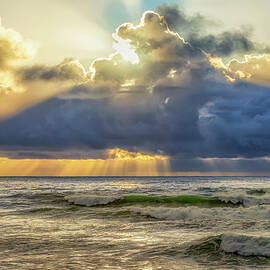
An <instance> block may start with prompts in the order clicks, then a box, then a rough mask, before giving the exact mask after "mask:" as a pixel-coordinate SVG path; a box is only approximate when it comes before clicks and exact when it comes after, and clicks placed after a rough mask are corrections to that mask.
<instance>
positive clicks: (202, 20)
mask: <svg viewBox="0 0 270 270" xmlns="http://www.w3.org/2000/svg"><path fill="white" fill-rule="evenodd" d="M156 10H157V12H158V13H159V14H160V15H162V16H164V18H165V20H166V21H167V22H168V25H169V27H170V28H171V29H172V30H174V31H176V32H179V33H181V35H182V36H183V37H184V38H185V39H186V40H187V41H188V42H190V44H191V45H192V46H194V47H197V48H200V49H203V50H205V51H206V52H208V53H211V54H212V55H215V56H219V57H226V56H230V55H243V54H245V53H252V52H257V53H258V52H259V53H262V52H267V53H268V52H270V48H269V47H267V46H264V45H262V44H258V43H256V42H254V40H253V39H252V34H253V32H252V28H251V27H250V26H245V27H242V28H240V29H238V30H229V31H223V32H219V33H217V34H211V33H209V31H207V30H208V29H210V30H211V29H213V28H216V29H218V28H219V26H221V24H220V23H218V22H215V21H212V20H210V19H208V18H206V17H204V16H202V15H200V14H196V15H193V16H189V15H187V14H186V13H185V12H184V11H183V10H181V9H180V8H179V6H178V5H176V4H174V5H167V4H163V5H160V6H158V7H157V8H156ZM216 29H215V30H216ZM215 32H216V31H215Z"/></svg>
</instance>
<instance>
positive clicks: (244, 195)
mask: <svg viewBox="0 0 270 270" xmlns="http://www.w3.org/2000/svg"><path fill="white" fill-rule="evenodd" d="M217 196H218V198H219V199H220V200H221V201H224V202H226V203H234V204H237V203H241V204H243V205H245V206H252V205H261V204H270V194H269V190H268V189H265V190H264V189H258V190H248V191H237V192H230V193H219V194H217Z"/></svg>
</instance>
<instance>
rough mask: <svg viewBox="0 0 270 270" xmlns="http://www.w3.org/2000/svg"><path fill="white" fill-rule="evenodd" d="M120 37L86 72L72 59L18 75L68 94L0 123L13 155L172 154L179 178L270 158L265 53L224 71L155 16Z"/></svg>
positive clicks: (126, 27)
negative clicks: (214, 162) (213, 166)
mask: <svg viewBox="0 0 270 270" xmlns="http://www.w3.org/2000/svg"><path fill="white" fill-rule="evenodd" d="M201 19H202V18H201ZM196 20H199V19H196ZM198 24H199V23H198ZM196 27H197V26H196ZM198 27H199V26H198ZM113 37H114V40H115V41H114V42H115V43H116V45H114V49H115V51H114V53H112V54H111V55H109V57H107V58H100V59H96V60H95V61H94V62H93V63H92V65H91V67H90V70H89V72H86V71H85V70H84V69H83V67H82V66H81V65H80V64H79V63H78V62H77V61H75V60H72V59H67V60H65V61H64V62H62V63H60V64H58V65H56V66H51V67H48V66H42V65H39V66H32V67H23V68H20V69H18V78H20V81H21V82H23V83H24V84H31V85H33V84H36V85H37V86H38V85H46V86H47V87H46V89H47V88H51V86H53V87H56V86H57V87H58V86H61V85H62V89H65V91H63V92H62V91H59V89H58V88H57V89H56V90H55V92H54V94H53V96H52V95H51V96H46V100H43V101H41V100H40V101H39V102H40V103H39V104H36V105H34V106H32V107H31V108H28V109H25V110H24V111H23V112H20V113H19V114H17V115H15V116H13V117H10V118H9V119H6V120H4V121H2V122H1V123H0V145H1V147H2V148H5V151H6V153H9V154H8V155H9V156H15V157H20V156H21V155H19V154H18V153H24V152H25V151H26V152H27V151H28V153H30V154H31V155H32V156H35V155H36V156H42V153H43V154H44V156H48V157H49V156H50V155H49V154H48V152H51V153H54V154H53V157H54V158H57V155H59V156H58V158H61V157H65V156H67V154H66V152H68V151H70V152H71V153H74V151H76V150H78V152H92V151H94V152H96V151H97V152H99V151H101V152H106V150H108V149H116V150H117V151H118V152H117V151H116V150H114V151H116V152H111V154H112V155H113V156H114V157H118V154H119V155H120V157H121V156H123V155H124V156H126V157H129V158H130V157H133V158H134V157H135V158H136V157H137V155H136V153H144V155H143V156H142V157H164V156H165V157H169V158H170V159H171V162H172V164H174V166H172V168H174V170H177V166H182V168H181V169H179V171H181V170H182V171H183V170H184V169H185V168H189V167H188V166H190V165H189V164H194V165H196V164H197V165H196V166H197V168H202V170H203V168H210V167H209V166H206V165H205V162H206V161H207V160H208V159H213V158H218V159H224V160H225V159H235V158H242V159H246V160H250V159H254V158H259V159H262V160H264V159H265V157H268V156H269V153H270V141H269V134H270V125H269V123H270V110H269V108H270V91H269V90H270V89H269V87H266V86H262V85H258V84H255V83H254V82H256V83H258V82H259V79H258V80H257V79H256V78H259V74H262V75H263V76H264V78H265V79H267V75H265V74H264V73H263V70H264V69H265V68H266V67H267V64H268V56H267V55H265V56H260V57H257V58H256V57H251V56H250V57H247V58H246V60H245V62H238V61H237V62H235V61H236V60H235V61H232V62H230V63H229V64H228V65H225V64H224V63H223V62H222V60H221V59H219V58H214V57H213V56H212V55H211V54H207V52H204V51H203V50H201V48H198V47H197V46H192V44H190V43H189V42H187V41H185V40H184V39H183V38H182V37H181V36H180V35H179V34H177V33H175V32H173V31H172V30H170V28H169V27H168V23H167V22H166V20H165V19H164V18H163V17H162V16H160V15H159V14H157V13H155V12H146V13H145V14H144V15H143V17H142V18H141V20H140V22H139V23H138V24H137V25H134V24H123V25H121V26H119V27H118V28H117V30H116V32H115V33H114V35H113ZM129 53H130V54H129ZM130 55H131V56H132V57H133V56H135V55H136V56H137V57H138V58H136V59H137V60H138V61H133V60H134V59H135V58H130ZM257 65H261V66H262V67H261V69H259V70H258V74H257V73H256V72H255V71H253V69H254V68H255V69H254V70H256V67H258V66H257ZM251 71H253V73H252V72H251ZM239 74H244V75H243V76H242V77H241V76H240V75H239ZM246 74H251V75H250V76H249V75H246ZM252 76H253V77H252ZM246 77H247V81H243V80H241V78H242V79H244V78H246ZM250 78H253V80H251V79H250ZM70 80H71V81H72V83H71V85H67V86H66V87H63V84H64V83H65V82H69V81H70ZM40 82H42V84H40ZM55 82H57V83H55ZM36 91H37V92H39V91H40V89H38V87H37V88H36ZM59 92H61V94H59ZM31 93H34V92H31ZM12 152H15V153H14V154H12ZM57 153H58V154H57ZM63 153H64V154H63ZM130 153H133V154H130ZM134 153H135V154H134ZM72 156H73V154H72ZM140 157H141V156H140ZM181 160H182V161H184V160H185V162H183V164H182V165H181ZM202 160H203V162H202ZM187 161H189V162H187ZM175 164H178V165H175ZM241 164H248V163H245V162H242V163H241ZM219 166H220V167H221V165H219ZM241 166H242V165H241ZM241 166H240V165H239V166H238V167H237V168H238V169H239V170H240V168H242V167H241ZM238 169H237V170H238ZM228 170H229V165H228Z"/></svg>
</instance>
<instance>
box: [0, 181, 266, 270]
mask: <svg viewBox="0 0 270 270" xmlns="http://www.w3.org/2000/svg"><path fill="white" fill-rule="evenodd" d="M0 186H1V188H0V269H1V270H2V269H21V270H24V269H27V270H29V269H35V270H36V269H42V270H44V269H110V270H111V269H145V270H149V269H166V270H167V269H193V270H194V269H213V270H214V269H270V178H269V177H103V178H102V177H73V178H66V177H65V178H55V177H31V178H30V177H24V178H23V177H21V178H10V177H4V178H0Z"/></svg>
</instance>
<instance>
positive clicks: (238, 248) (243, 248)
mask: <svg viewBox="0 0 270 270" xmlns="http://www.w3.org/2000/svg"><path fill="white" fill-rule="evenodd" d="M222 252H225V253H227V254H236V255H241V256H262V257H267V258H270V237H258V236H251V235H242V234H227V233H225V234H222V235H218V236H212V237H208V238H204V239H201V240H199V241H197V242H196V243H194V244H192V245H190V246H189V247H188V248H187V253H189V254H191V255H201V254H204V253H209V254H210V253H212V254H213V253H216V254H218V253H222Z"/></svg>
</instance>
